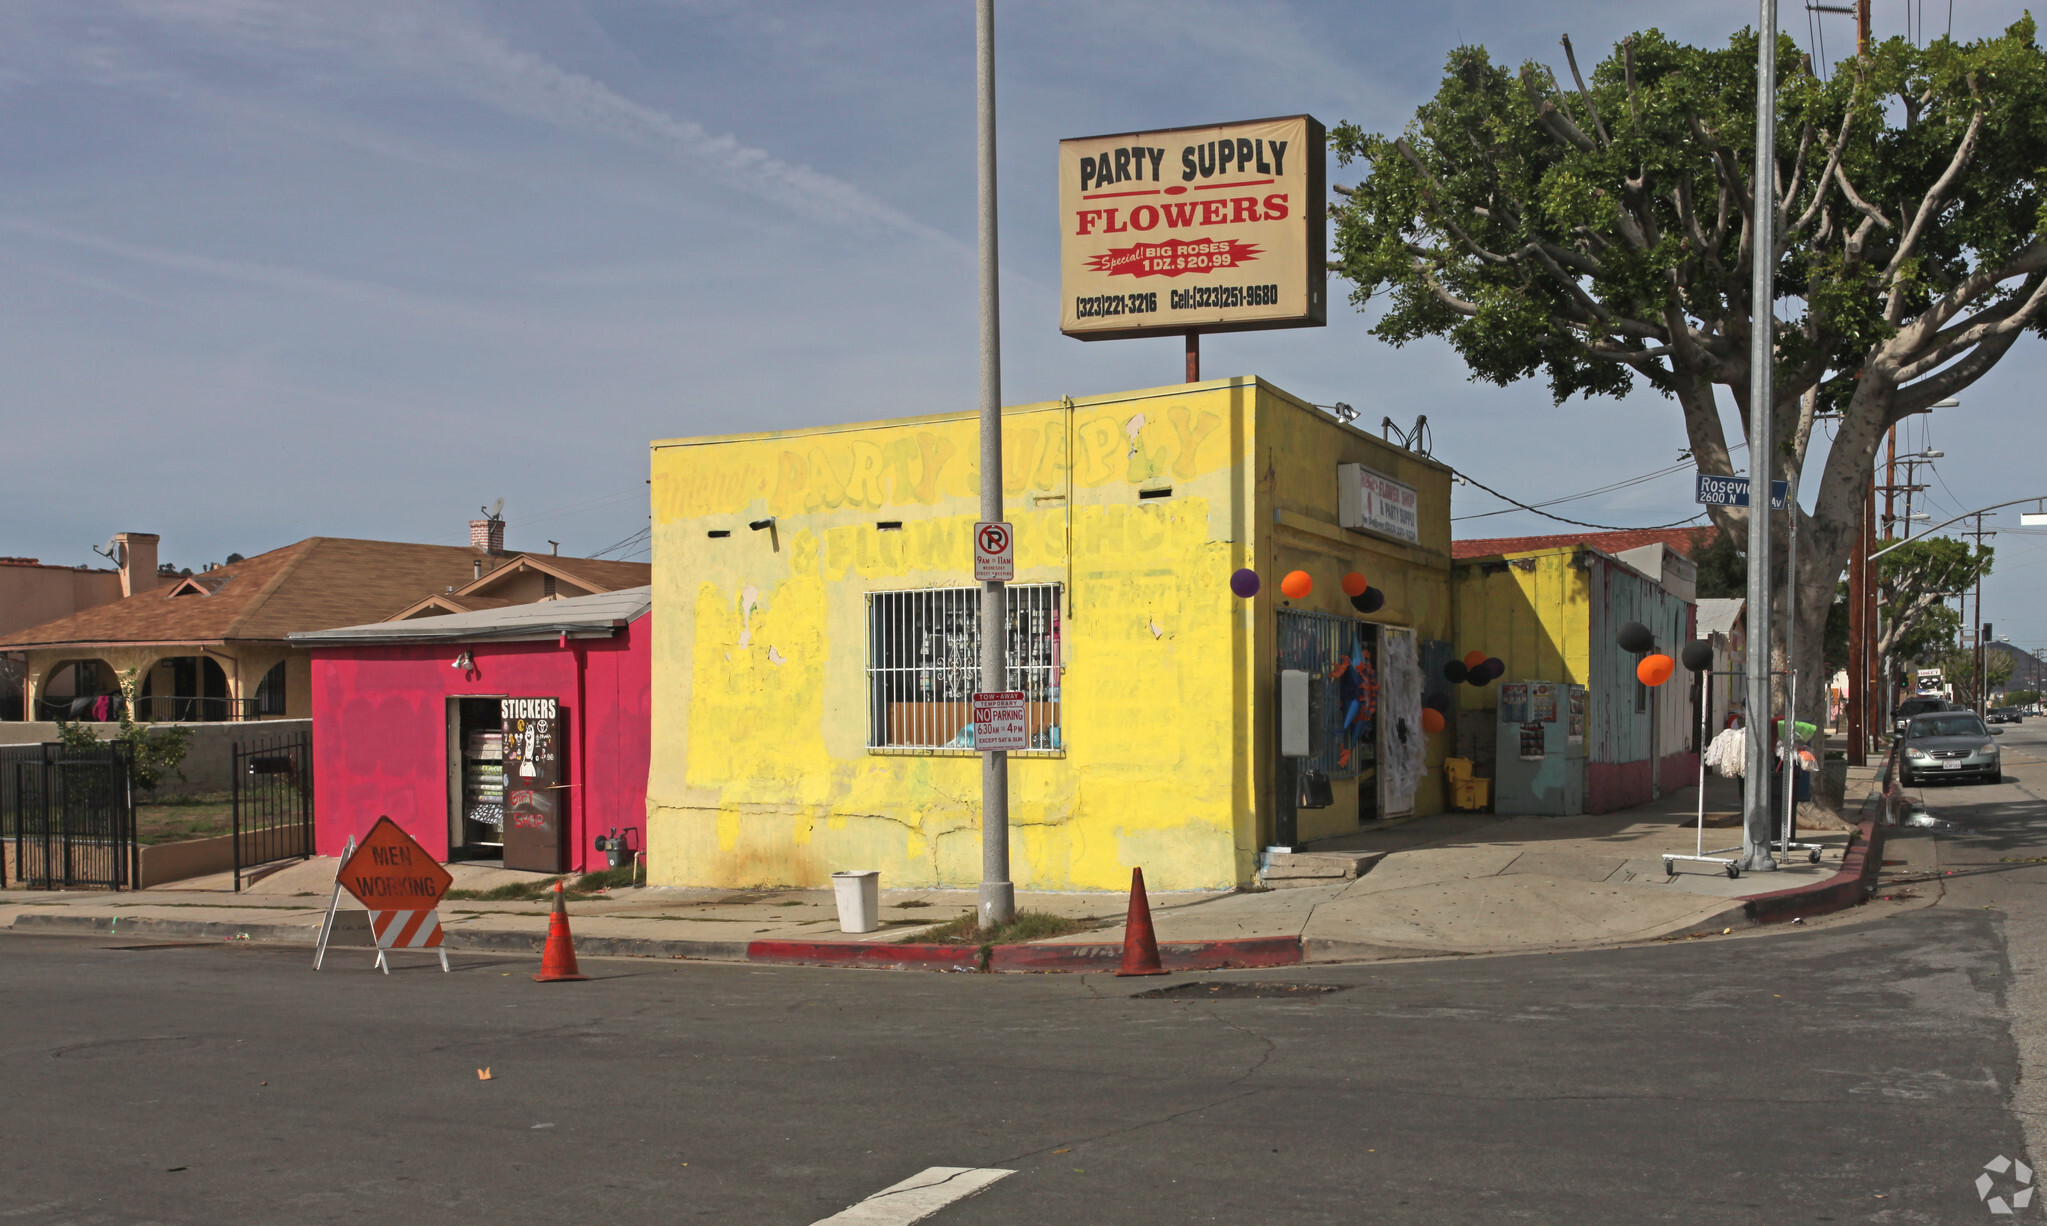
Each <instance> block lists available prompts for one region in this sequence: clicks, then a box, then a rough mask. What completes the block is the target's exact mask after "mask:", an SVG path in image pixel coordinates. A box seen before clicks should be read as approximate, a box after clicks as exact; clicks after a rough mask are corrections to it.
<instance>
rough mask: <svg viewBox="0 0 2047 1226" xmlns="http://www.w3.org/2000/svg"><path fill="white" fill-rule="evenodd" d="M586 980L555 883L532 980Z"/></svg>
mask: <svg viewBox="0 0 2047 1226" xmlns="http://www.w3.org/2000/svg"><path fill="white" fill-rule="evenodd" d="M1148 929H1149V925H1147V930H1148ZM588 978H589V976H588V975H585V974H583V973H582V972H581V971H578V970H577V969H576V942H575V939H574V938H572V937H570V936H569V908H568V904H567V903H566V902H564V901H563V900H562V883H561V882H559V881H557V882H555V883H554V914H552V915H550V916H548V917H547V948H546V949H545V950H543V951H541V954H540V973H539V974H538V975H535V976H534V977H533V979H534V981H535V982H537V983H560V982H562V981H563V980H568V979H588Z"/></svg>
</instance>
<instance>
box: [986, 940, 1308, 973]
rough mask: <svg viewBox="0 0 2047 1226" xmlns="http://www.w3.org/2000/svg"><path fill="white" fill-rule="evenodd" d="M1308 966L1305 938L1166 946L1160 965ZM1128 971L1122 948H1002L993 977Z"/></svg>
mask: <svg viewBox="0 0 2047 1226" xmlns="http://www.w3.org/2000/svg"><path fill="white" fill-rule="evenodd" d="M1303 961H1306V957H1305V955H1304V954H1303V952H1302V949H1301V939H1300V938H1299V937H1244V938H1241V939H1239V940H1234V941H1163V942H1160V944H1159V965H1160V966H1163V967H1165V968H1166V969H1167V970H1169V971H1225V970H1232V969H1242V968H1250V967H1260V966H1293V965H1295V964H1296V963H1299V962H1303ZM1122 965H1123V946H1122V945H1120V944H1118V945H1100V944H1096V945H997V946H996V947H995V954H994V957H993V958H991V959H990V960H989V964H988V969H989V970H991V971H1011V972H1017V971H1095V972H1102V971H1114V970H1116V968H1118V967H1120V966H1122Z"/></svg>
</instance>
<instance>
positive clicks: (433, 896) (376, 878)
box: [313, 817, 455, 975]
mask: <svg viewBox="0 0 2047 1226" xmlns="http://www.w3.org/2000/svg"><path fill="white" fill-rule="evenodd" d="M454 880H455V879H454V878H453V877H452V876H450V875H449V873H448V870H447V869H445V868H442V867H441V865H440V863H439V862H438V861H436V860H435V859H434V858H433V857H432V856H430V855H428V854H427V850H426V848H424V847H421V846H420V845H419V843H418V842H417V841H415V840H414V839H413V837H412V836H411V835H409V834H407V833H405V831H403V830H401V829H399V827H398V823H396V822H394V821H392V820H391V819H390V818H388V817H379V818H378V819H377V824H376V825H374V826H372V827H370V832H369V833H368V834H366V835H364V836H363V840H362V843H361V844H360V845H358V844H357V843H356V842H355V840H354V839H350V840H349V842H348V846H346V847H344V848H342V849H341V868H340V870H339V871H337V872H336V873H335V874H334V898H333V900H332V901H331V902H329V903H328V905H327V918H326V920H325V921H324V922H323V923H322V924H321V925H320V948H319V952H318V953H317V954H315V955H314V957H313V969H314V970H319V969H320V963H321V961H323V960H324V959H325V958H326V956H327V940H328V938H329V937H330V936H331V935H332V934H333V930H334V915H335V909H336V908H337V907H338V906H339V905H340V903H341V891H343V890H347V891H348V892H349V893H350V894H351V895H353V896H354V897H355V900H356V901H357V902H360V903H361V904H362V905H363V906H364V908H366V909H367V910H368V911H369V913H370V933H371V935H372V936H373V937H374V938H375V940H376V944H377V965H378V966H379V967H381V968H382V969H383V971H384V973H385V974H386V975H388V974H390V973H391V964H390V962H389V960H387V959H386V958H385V956H384V951H385V950H387V949H432V950H435V951H437V952H438V953H439V954H440V955H441V969H442V970H444V971H445V970H447V969H448V953H447V951H446V950H445V949H442V948H441V939H442V936H443V933H442V931H441V914H440V912H439V911H437V910H436V909H435V908H437V907H438V906H440V902H441V896H442V895H443V894H446V893H447V892H448V886H449V885H450V884H452V883H453V882H454Z"/></svg>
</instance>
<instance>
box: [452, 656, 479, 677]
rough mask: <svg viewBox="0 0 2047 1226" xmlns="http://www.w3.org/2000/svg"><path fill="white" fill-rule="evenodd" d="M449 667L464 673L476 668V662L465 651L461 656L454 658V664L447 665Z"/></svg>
mask: <svg viewBox="0 0 2047 1226" xmlns="http://www.w3.org/2000/svg"><path fill="white" fill-rule="evenodd" d="M449 667H450V668H458V669H461V670H463V671H464V672H467V671H468V670H470V669H472V668H475V667H476V661H475V660H474V659H472V658H471V657H470V655H469V653H468V652H466V651H465V652H463V653H462V654H461V655H459V656H456V657H455V662H454V663H453V664H451V665H449Z"/></svg>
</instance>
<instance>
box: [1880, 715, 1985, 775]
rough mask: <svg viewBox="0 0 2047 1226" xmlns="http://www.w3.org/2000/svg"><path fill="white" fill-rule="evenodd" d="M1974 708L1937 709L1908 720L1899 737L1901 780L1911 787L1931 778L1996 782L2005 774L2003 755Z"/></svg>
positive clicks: (1899, 772)
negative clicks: (1967, 709) (1962, 709)
mask: <svg viewBox="0 0 2047 1226" xmlns="http://www.w3.org/2000/svg"><path fill="white" fill-rule="evenodd" d="M2003 735H2004V733H2002V732H1999V731H1994V730H1992V729H1989V728H1986V727H1984V726H1983V721H1982V720H1980V719H1977V718H1976V713H1975V712H1974V711H1936V712H1932V713H1930V714H1926V715H1916V716H1914V717H1912V718H1911V719H1910V720H1908V721H1906V724H1905V730H1904V733H1903V734H1902V736H1901V737H1900V738H1899V746H1898V782H1899V783H1901V784H1904V785H1905V786H1907V787H1910V786H1912V785H1914V784H1918V783H1924V782H1926V781H1927V780H1929V779H1976V780H1980V781H1982V782H1985V783H1995V782H1997V781H1998V779H2000V778H2002V777H2003V775H2004V759H2003V755H2002V754H2000V753H1998V750H1997V742H1996V741H1993V740H1991V739H1990V738H1991V737H1994V736H2003Z"/></svg>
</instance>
